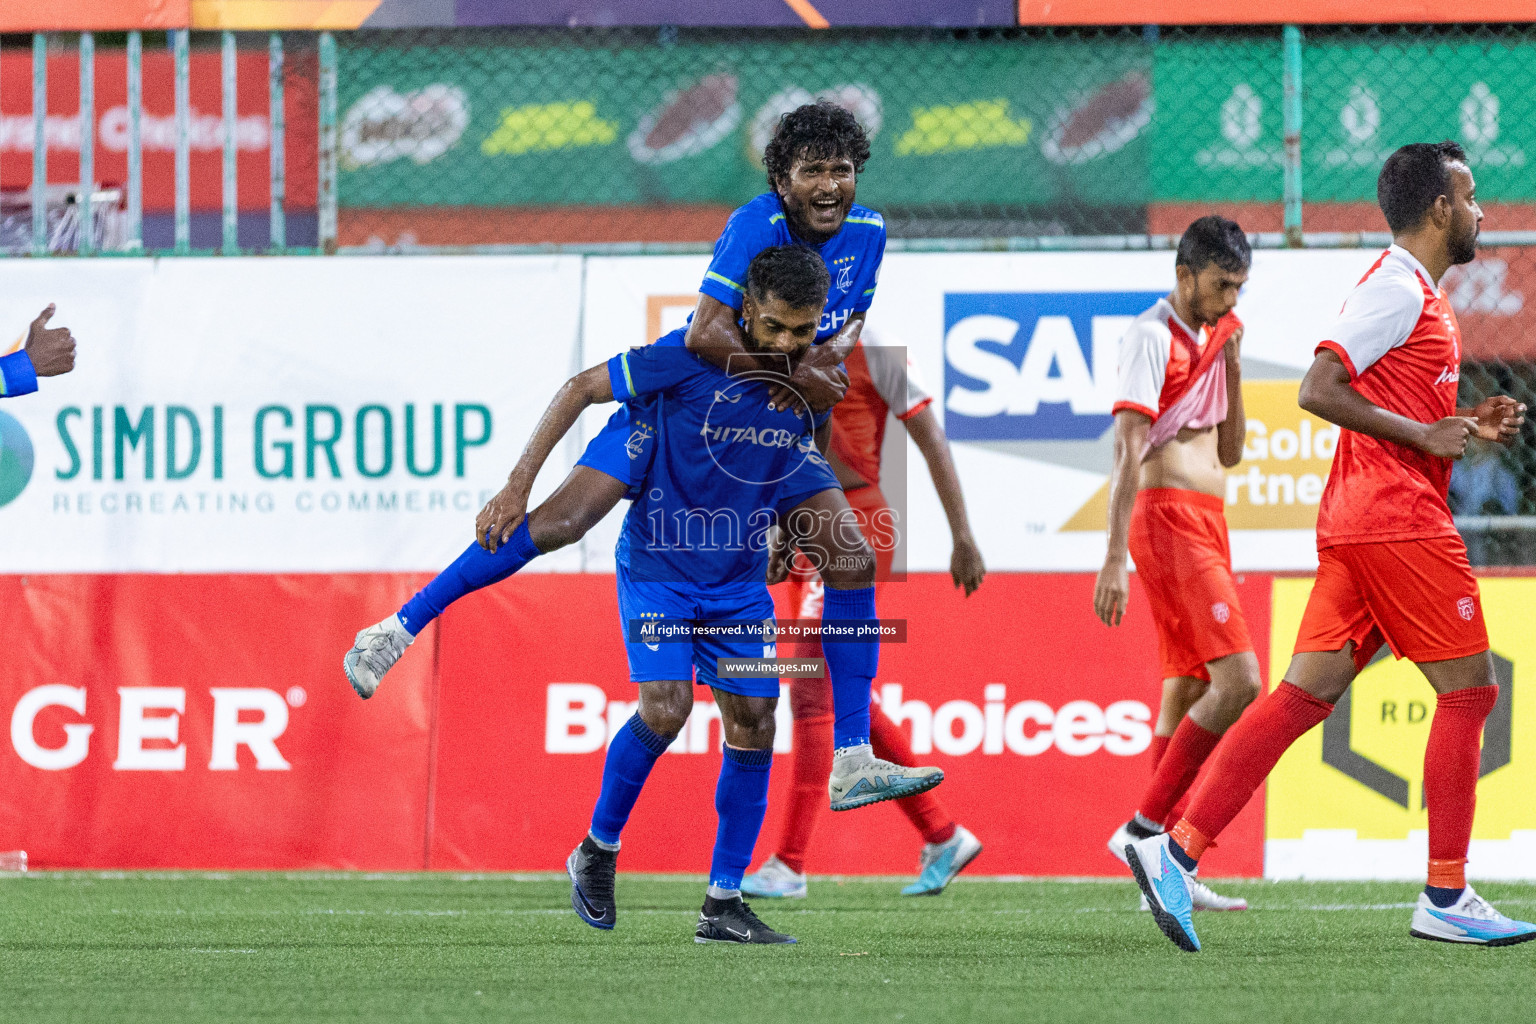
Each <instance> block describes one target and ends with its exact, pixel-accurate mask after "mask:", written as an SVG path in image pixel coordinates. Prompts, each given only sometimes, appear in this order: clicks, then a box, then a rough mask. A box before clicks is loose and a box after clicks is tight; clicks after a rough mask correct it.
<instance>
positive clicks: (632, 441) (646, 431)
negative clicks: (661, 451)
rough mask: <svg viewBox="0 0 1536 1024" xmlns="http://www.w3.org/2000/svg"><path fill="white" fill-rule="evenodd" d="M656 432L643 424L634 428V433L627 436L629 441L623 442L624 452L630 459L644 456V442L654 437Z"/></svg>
mask: <svg viewBox="0 0 1536 1024" xmlns="http://www.w3.org/2000/svg"><path fill="white" fill-rule="evenodd" d="M655 434H656V431H654V430H652V429H651V428H650V427H649V426H647V425H646V424H644V423H641V424H639V425H638V426H637V427H636V428H635V432H634V433H632V434H630V435H629V440H628V441H625V442H624V450H625V451H626V452H628V453H629V457H630V458H631V459H638V458H639V457H640V456H642V455H644V454H645V442H647V441H649V440H650V439H651V438H652V437H654V436H655Z"/></svg>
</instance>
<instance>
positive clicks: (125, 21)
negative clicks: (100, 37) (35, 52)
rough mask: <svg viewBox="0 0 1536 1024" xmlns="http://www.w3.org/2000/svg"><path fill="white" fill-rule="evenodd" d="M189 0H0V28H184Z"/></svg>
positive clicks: (189, 21)
mask: <svg viewBox="0 0 1536 1024" xmlns="http://www.w3.org/2000/svg"><path fill="white" fill-rule="evenodd" d="M191 24H192V3H191V0H48V2H47V3H0V32H111V31H123V30H125V29H135V28H188V27H190V26H191Z"/></svg>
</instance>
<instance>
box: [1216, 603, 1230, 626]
mask: <svg viewBox="0 0 1536 1024" xmlns="http://www.w3.org/2000/svg"><path fill="white" fill-rule="evenodd" d="M1211 617H1212V618H1214V619H1215V620H1216V621H1217V622H1219V623H1221V624H1222V625H1226V623H1227V620H1228V619H1230V618H1231V617H1232V609H1231V608H1228V607H1227V602H1225V601H1217V602H1216V603H1215V604H1213V605H1211Z"/></svg>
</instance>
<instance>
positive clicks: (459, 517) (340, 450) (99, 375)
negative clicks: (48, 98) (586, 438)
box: [0, 257, 581, 572]
mask: <svg viewBox="0 0 1536 1024" xmlns="http://www.w3.org/2000/svg"><path fill="white" fill-rule="evenodd" d="M580 295H581V261H580V259H579V258H578V257H496V258H488V259H487V258H442V257H432V258H423V259H410V260H388V259H370V258H366V257H335V258H330V259H325V260H319V259H313V258H310V259H306V258H287V259H281V258H278V259H263V260H243V261H230V260H219V259H172V260H157V261H151V260H131V261H130V260H114V261H100V260H94V261H93V260H49V261H41V262H39V261H33V262H26V263H21V262H18V263H15V264H14V265H13V266H11V268H10V269H9V271H8V276H7V287H6V289H5V294H4V295H3V296H0V324H3V325H4V326H3V328H0V329H3V331H4V332H5V333H4V334H3V335H0V338H3V341H0V345H3V346H4V347H5V348H7V349H8V348H9V347H10V343H11V341H12V339H16V340H18V341H19V340H20V338H21V337H22V335H23V334H24V332H25V330H26V325H27V323H28V321H30V320H31V319H32V318H33V317H34V316H36V315H37V311H38V310H40V309H42V308H43V307H44V306H46V305H47V304H48V303H50V302H53V303H56V304H57V305H58V309H59V315H58V316H57V317H56V318H55V321H54V322H55V323H63V324H66V325H67V326H69V327H70V328H71V329H72V330H73V331H74V333H75V337H76V338H77V339H78V343H79V366H78V368H77V369H76V370H75V371H74V372H73V373H71V374H70V375H69V376H68V377H67V378H62V379H61V380H60V381H53V380H47V381H44V382H43V387H42V388H41V390H40V391H39V393H38V394H36V395H30V396H27V397H25V398H20V399H16V400H14V401H7V402H6V404H5V407H4V408H3V409H0V423H3V424H5V425H7V426H11V425H14V427H13V429H9V430H7V431H5V432H4V433H3V434H0V437H3V438H4V445H5V448H6V450H7V452H8V453H10V454H11V455H12V456H13V458H14V461H13V462H11V463H10V465H11V466H12V467H14V469H13V470H12V471H11V472H10V474H9V477H8V480H7V481H5V485H4V486H0V565H3V566H5V567H6V570H7V571H9V572H356V571H369V572H381V571H383V572H388V571H400V570H408V571H421V570H426V571H433V572H435V571H437V570H438V569H439V568H441V567H442V566H443V565H445V564H447V563H448V562H449V561H451V560H452V559H453V557H454V556H456V555H457V554H458V553H459V552H460V551H461V550H463V548H464V546H465V545H466V544H468V543H469V542H470V540H471V539H472V536H473V530H472V526H471V524H472V523H473V520H474V515H475V513H476V512H477V511H478V510H479V509H480V507H481V505H482V504H483V503H484V502H485V501H486V499H487V498H489V497H490V495H492V494H494V493H495V492H496V491H497V490H499V489H500V487H501V486H502V484H503V483H504V482H505V480H506V475H507V472H508V471H509V470H510V469H511V467H512V465H513V464H514V463H515V462H516V459H517V455H518V453H519V452H521V451H522V447H523V445H524V443H525V442H526V440H527V437H528V434H529V433H530V432H531V431H532V429H533V426H534V424H535V423H536V422H537V419H538V417H539V415H540V414H541V413H542V412H543V410H544V407H545V406H546V405H547V404H548V401H549V398H550V397H551V396H553V394H554V392H555V390H556V389H557V388H558V387H559V386H560V385H561V384H562V383H564V381H565V380H566V379H567V378H568V377H569V376H570V373H571V353H572V352H573V350H574V347H575V345H576V334H577V324H578V320H579V316H580ZM579 450H580V449H579V448H577V449H575V450H574V451H572V450H569V449H567V448H566V447H561V448H557V449H556V451H555V453H554V455H553V456H552V457H551V459H550V464H549V466H548V467H547V471H546V473H545V474H544V475H543V476H542V477H541V478H540V481H539V487H538V489H536V490H535V493H534V498H535V500H538V499H540V498H542V497H543V495H544V494H546V493H547V492H548V490H549V489H551V488H553V487H554V485H555V484H556V483H558V482H559V481H560V479H561V478H562V477H563V476H564V475H565V473H566V472H567V470H568V469H569V466H570V463H571V460H574V458H575V455H576V454H577V453H578V452H579ZM540 563H541V568H545V569H552V570H553V569H561V568H564V569H566V570H573V569H579V568H580V567H581V565H580V555H579V552H578V551H576V550H574V549H572V550H569V551H566V552H563V553H560V554H556V555H554V556H552V557H550V558H546V559H540Z"/></svg>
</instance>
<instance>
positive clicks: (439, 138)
mask: <svg viewBox="0 0 1536 1024" xmlns="http://www.w3.org/2000/svg"><path fill="white" fill-rule="evenodd" d="M379 43H380V40H379V38H378V37H370V36H366V35H364V36H358V37H352V38H347V39H344V40H343V41H342V44H343V45H342V50H341V71H340V81H341V99H340V103H341V111H342V118H341V120H342V124H341V170H340V174H339V194H340V199H341V202H342V204H343V205H345V206H353V207H357V206H365V207H389V206H398V205H434V204H435V205H468V206H495V205H500V204H557V205H564V204H592V203H607V204H615V203H617V204H625V203H628V204H639V203H662V202H668V201H685V202H689V203H700V202H703V203H710V202H728V203H739V202H743V201H745V200H747V199H749V198H751V197H752V196H753V195H754V194H756V193H758V192H761V191H763V189H764V188H765V187H766V186H765V184H764V175H763V168H762V153H763V148H764V146H765V145H766V144H767V142H768V139H769V137H770V135H771V133H772V130H773V127H774V125H775V124H776V123H777V120H778V118H779V116H780V115H781V114H783V113H785V112H787V111H789V110H792V109H794V108H795V107H797V106H799V105H801V104H803V103H808V102H811V101H812V100H813V99H816V98H824V99H828V100H831V101H832V102H835V103H838V104H840V105H842V106H845V107H847V108H848V109H850V110H851V111H853V113H854V114H855V115H856V116H857V117H858V118H859V120H860V122H861V123H862V124H863V125H864V127H865V130H866V131H867V132H868V134H869V135H870V137H871V145H872V147H873V153H874V155H873V157H872V159H871V160H870V162H869V166H868V169H867V171H866V173H865V174H864V176H863V177H862V178H861V179H860V188H861V195H863V196H866V197H867V198H866V201H867V202H874V203H877V204H887V205H910V204H920V203H936V202H937V203H950V202H965V203H969V204H978V203H980V204H1047V203H1053V202H1058V201H1065V200H1069V199H1070V200H1071V201H1073V202H1078V203H1090V204H1091V203H1101V204H1102V203H1114V204H1122V205H1134V204H1137V203H1144V202H1145V201H1146V200H1147V198H1148V195H1147V194H1146V190H1145V187H1144V185H1143V183H1144V181H1145V171H1144V165H1145V160H1146V144H1145V142H1144V141H1143V140H1142V138H1141V136H1142V134H1143V131H1144V129H1145V128H1146V127H1147V125H1148V124H1149V123H1150V121H1151V116H1152V107H1151V80H1150V77H1149V76H1150V72H1151V65H1150V59H1151V58H1150V51H1149V50H1147V49H1146V48H1145V47H1143V46H1140V45H1137V44H1134V43H1131V42H1128V41H1125V42H1122V41H1113V40H1095V41H1091V42H1089V41H1081V42H1079V41H1073V40H1059V41H1053V42H1052V43H1051V44H1050V45H1047V46H1038V47H1021V46H1017V45H1014V44H1013V43H1011V42H1010V41H1007V40H1001V39H999V40H996V41H995V42H993V43H991V44H979V43H976V42H974V41H973V42H971V43H969V44H966V45H965V46H963V47H961V46H960V44H958V43H955V42H953V41H950V40H945V39H942V38H938V37H933V38H928V37H921V38H902V39H899V40H898V39H885V38H880V37H873V38H854V37H848V36H841V35H840V36H812V37H796V38H793V39H785V40H782V41H777V40H776V41H764V40H760V41H751V42H744V41H730V42H726V41H718V42H717V41H714V40H712V39H698V38H692V37H689V38H685V39H680V40H678V41H676V42H675V43H673V44H671V45H667V46H659V47H641V46H625V47H618V48H615V47H612V46H609V45H604V44H602V43H601V42H590V43H587V44H583V43H582V42H580V41H579V40H566V41H564V42H562V43H560V44H559V45H552V44H551V43H550V42H548V41H546V39H545V38H544V37H532V38H531V39H530V41H528V42H526V43H518V42H517V41H515V40H513V41H505V42H504V41H500V40H496V41H490V40H487V41H485V42H484V43H482V44H481V45H478V46H452V47H449V46H431V45H420V46H412V47H410V48H408V49H407V48H398V47H391V48H387V47H384V46H381V45H379Z"/></svg>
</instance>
